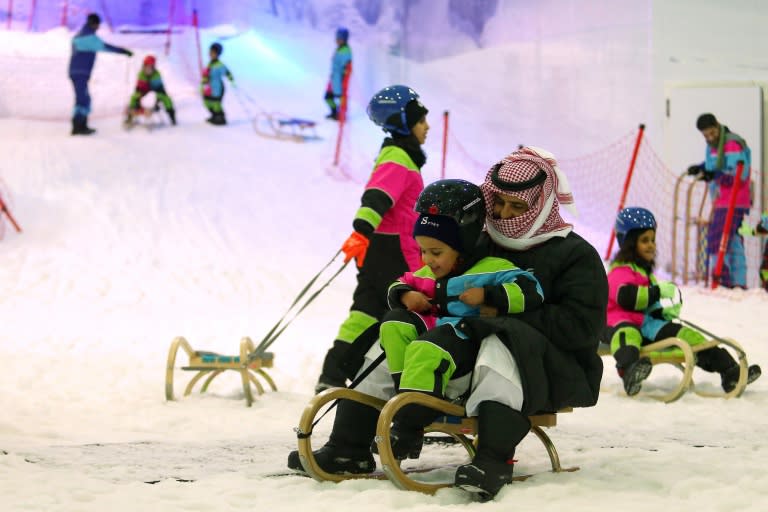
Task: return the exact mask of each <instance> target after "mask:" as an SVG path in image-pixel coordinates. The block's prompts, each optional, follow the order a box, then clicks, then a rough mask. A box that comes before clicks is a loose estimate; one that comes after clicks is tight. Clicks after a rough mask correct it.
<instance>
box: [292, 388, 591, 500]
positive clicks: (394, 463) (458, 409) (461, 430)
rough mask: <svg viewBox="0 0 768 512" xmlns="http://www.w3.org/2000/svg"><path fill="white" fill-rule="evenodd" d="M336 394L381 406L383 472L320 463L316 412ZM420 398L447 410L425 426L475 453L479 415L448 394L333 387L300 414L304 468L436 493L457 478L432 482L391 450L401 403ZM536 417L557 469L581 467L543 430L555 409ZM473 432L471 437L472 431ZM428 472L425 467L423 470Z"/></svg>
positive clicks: (324, 478)
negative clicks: (570, 464) (333, 469)
mask: <svg viewBox="0 0 768 512" xmlns="http://www.w3.org/2000/svg"><path fill="white" fill-rule="evenodd" d="M337 399H349V400H354V401H355V402H359V403H362V404H365V405H368V406H370V407H374V408H376V409H379V410H380V411H381V413H380V415H379V422H378V424H377V428H376V443H377V445H378V449H379V457H380V459H381V465H382V468H383V473H372V474H363V475H353V474H344V475H336V474H332V473H326V472H325V471H323V469H322V468H321V467H320V466H319V465H318V464H317V462H316V460H315V457H314V454H313V453H312V442H311V436H312V425H313V423H314V422H315V416H316V415H317V413H318V412H319V411H320V409H322V408H323V407H324V406H325V405H326V404H327V403H329V402H331V401H334V400H337ZM414 403H415V404H421V405H425V406H427V407H430V408H432V409H435V410H436V411H440V412H442V413H444V414H445V415H446V416H444V417H441V418H438V420H437V421H436V422H434V423H432V424H431V425H430V426H429V427H427V428H426V429H425V431H426V432H441V433H444V434H448V435H449V436H451V437H452V438H454V439H455V440H456V441H458V442H459V443H460V444H461V445H462V446H463V447H464V448H465V449H466V450H467V452H468V453H469V456H470V457H473V456H474V454H475V443H474V439H473V437H474V436H475V435H476V432H477V429H476V421H475V418H468V417H466V416H465V415H464V407H462V406H460V405H456V404H453V403H450V402H446V401H444V400H439V399H437V398H434V397H431V396H428V395H425V394H423V393H402V394H399V395H397V396H395V397H394V398H392V399H391V400H389V401H388V402H385V401H383V400H380V399H378V398H374V397H372V396H369V395H365V394H363V393H360V392H358V391H355V390H352V389H347V388H331V389H327V390H325V391H323V392H322V393H319V394H318V395H316V396H315V397H314V398H312V400H310V402H309V404H307V407H306V408H305V409H304V413H303V414H302V415H301V420H300V421H299V426H298V428H297V429H296V432H297V435H298V443H299V459H300V460H301V465H302V466H303V467H304V470H305V471H306V472H307V474H309V475H310V476H311V477H312V478H314V479H315V480H317V481H319V482H328V481H330V482H341V481H343V480H349V479H358V478H376V479H388V480H390V481H391V482H392V483H393V484H394V485H395V486H396V487H398V488H400V489H404V490H410V491H419V492H423V493H425V494H434V493H435V492H437V490H438V489H442V488H445V487H453V482H452V481H451V482H440V483H427V482H421V481H417V480H414V479H413V478H411V477H412V476H413V475H415V474H418V473H419V472H420V471H419V470H416V471H408V470H403V469H402V468H401V467H400V462H399V461H398V460H397V459H395V457H394V455H393V454H392V446H391V444H390V439H389V430H390V426H391V424H392V419H393V418H394V416H395V414H396V413H397V411H398V410H400V408H402V407H403V406H405V405H408V404H414ZM559 412H570V409H564V410H562V411H559ZM529 419H530V420H531V430H532V431H533V433H534V434H536V437H538V438H539V440H540V441H541V442H542V444H543V445H544V447H545V448H546V450H547V454H548V455H549V460H550V464H551V466H552V471H553V472H555V473H559V472H561V471H576V470H578V469H579V468H577V467H574V468H563V467H562V466H561V465H560V457H559V455H558V453H557V450H556V449H555V445H554V443H553V442H552V440H551V439H550V438H549V436H548V435H547V434H546V433H545V432H544V431H543V430H542V427H554V426H555V425H556V424H557V414H556V413H542V414H536V415H533V416H529ZM470 436H472V437H470ZM422 472H423V471H422ZM530 476H531V475H521V476H515V477H513V480H517V481H520V480H525V479H527V478H529V477H530Z"/></svg>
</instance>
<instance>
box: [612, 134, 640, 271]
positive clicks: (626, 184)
mask: <svg viewBox="0 0 768 512" xmlns="http://www.w3.org/2000/svg"><path fill="white" fill-rule="evenodd" d="M644 131H645V125H644V124H641V125H640V127H639V130H638V132H637V139H636V140H635V149H634V151H632V160H630V162H629V170H628V171H627V177H626V179H625V180H624V190H623V191H622V193H621V199H620V200H619V209H618V210H617V211H618V212H620V211H621V210H622V208H624V201H626V199H627V193H628V192H629V183H630V182H631V181H632V173H633V172H634V171H635V162H636V161H637V153H638V151H640V142H641V141H642V140H643V132H644ZM615 238H616V231H614V230H613V229H611V238H610V239H609V240H608V250H607V251H605V259H606V260H609V259H610V258H611V251H612V250H613V241H614V239H615Z"/></svg>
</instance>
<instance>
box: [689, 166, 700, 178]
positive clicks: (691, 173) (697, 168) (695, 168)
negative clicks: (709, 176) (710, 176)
mask: <svg viewBox="0 0 768 512" xmlns="http://www.w3.org/2000/svg"><path fill="white" fill-rule="evenodd" d="M700 172H704V166H703V165H701V164H695V165H692V166H690V167H688V175H689V176H696V175H697V174H699V173H700Z"/></svg>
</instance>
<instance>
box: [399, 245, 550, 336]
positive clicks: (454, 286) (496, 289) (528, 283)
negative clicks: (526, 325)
mask: <svg viewBox="0 0 768 512" xmlns="http://www.w3.org/2000/svg"><path fill="white" fill-rule="evenodd" d="M468 288H483V289H484V291H485V305H486V306H490V307H494V308H496V310H497V311H498V314H499V315H509V314H515V313H521V312H523V311H526V310H531V309H535V308H537V307H539V306H540V305H541V303H542V301H543V300H544V294H543V292H542V289H541V285H539V281H538V280H537V279H536V277H535V276H534V275H533V274H532V273H531V272H528V271H527V270H523V269H521V268H518V267H517V266H515V265H514V264H513V263H511V262H510V261H509V260H506V259H503V258H494V257H486V258H482V259H481V260H479V261H477V262H475V263H474V264H472V265H471V266H470V267H469V268H468V269H467V270H466V271H465V272H464V273H462V274H461V275H458V276H457V275H454V276H447V277H444V278H441V279H437V278H436V277H435V274H434V273H433V272H432V269H430V268H429V266H427V265H425V266H423V267H422V268H420V269H419V270H417V271H416V272H406V273H405V274H404V275H403V276H401V277H400V278H399V279H398V280H397V281H395V282H394V283H392V285H390V287H389V290H388V293H387V300H388V302H389V307H390V308H392V309H396V308H402V307H403V304H402V302H401V301H400V297H401V296H402V294H404V293H405V292H408V291H418V292H421V293H423V294H424V295H426V296H427V297H429V298H430V301H431V302H432V304H433V309H432V315H420V316H421V317H422V319H423V320H424V322H425V324H426V327H427V329H431V328H433V327H435V326H439V325H443V324H450V325H453V326H454V328H455V329H456V332H457V333H459V335H460V336H462V337H466V336H465V335H464V333H462V332H461V331H459V329H458V328H457V325H458V323H459V322H460V321H461V320H462V318H463V317H468V316H479V315H480V308H479V307H478V306H470V305H469V304H465V303H463V302H461V301H460V300H459V296H460V295H461V294H462V292H464V290H466V289H468Z"/></svg>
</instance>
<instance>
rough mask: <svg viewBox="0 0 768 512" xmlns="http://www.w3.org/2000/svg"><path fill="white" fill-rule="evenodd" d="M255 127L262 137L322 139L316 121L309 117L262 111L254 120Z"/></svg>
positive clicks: (291, 139) (298, 140)
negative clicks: (316, 128) (286, 115)
mask: <svg viewBox="0 0 768 512" xmlns="http://www.w3.org/2000/svg"><path fill="white" fill-rule="evenodd" d="M253 129H254V130H255V131H256V133H257V134H259V135H261V136H262V137H267V138H270V139H277V140H289V141H293V142H309V141H312V140H320V136H319V135H317V131H316V130H315V122H314V121H310V120H308V119H298V118H295V117H285V116H279V115H278V114H274V113H268V112H260V113H259V114H258V115H257V116H256V117H255V118H254V120H253Z"/></svg>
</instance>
